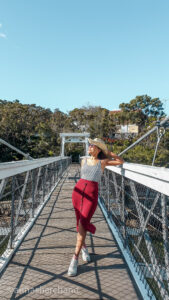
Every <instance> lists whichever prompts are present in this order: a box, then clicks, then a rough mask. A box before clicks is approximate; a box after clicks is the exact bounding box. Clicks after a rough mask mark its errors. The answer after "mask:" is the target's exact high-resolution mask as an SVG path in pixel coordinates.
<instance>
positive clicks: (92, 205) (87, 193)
mask: <svg viewBox="0 0 169 300" xmlns="http://www.w3.org/2000/svg"><path fill="white" fill-rule="evenodd" d="M72 203H73V207H74V209H75V214H76V229H77V232H78V225H79V220H80V222H81V224H82V226H83V227H84V229H85V230H86V231H89V232H91V233H95V231H96V227H95V226H94V225H93V224H91V223H90V220H91V218H92V216H93V214H94V212H95V210H96V207H97V203H98V183H97V182H96V181H89V180H86V179H80V180H79V181H78V182H77V183H76V185H75V187H74V189H73V193H72Z"/></svg>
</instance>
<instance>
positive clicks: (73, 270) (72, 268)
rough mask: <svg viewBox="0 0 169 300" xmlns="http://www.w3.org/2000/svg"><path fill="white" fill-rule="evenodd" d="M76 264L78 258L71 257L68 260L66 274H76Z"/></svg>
mask: <svg viewBox="0 0 169 300" xmlns="http://www.w3.org/2000/svg"><path fill="white" fill-rule="evenodd" d="M77 265H78V259H75V258H74V257H73V258H72V260H71V262H70V266H69V269H68V272H67V274H68V276H76V275H77Z"/></svg>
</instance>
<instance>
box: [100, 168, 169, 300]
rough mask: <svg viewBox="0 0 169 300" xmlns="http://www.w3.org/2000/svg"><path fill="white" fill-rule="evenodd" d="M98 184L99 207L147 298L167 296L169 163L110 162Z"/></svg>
mask: <svg viewBox="0 0 169 300" xmlns="http://www.w3.org/2000/svg"><path fill="white" fill-rule="evenodd" d="M99 186H100V188H99V204H100V207H101V208H102V211H103V213H104V215H105V217H106V219H107V221H108V224H109V225H110V227H111V229H112V231H113V234H114V236H115V237H116V240H117V242H118V245H119V247H120V248H121V250H122V252H123V254H124V257H125V259H126V262H127V263H128V266H129V268H130V270H131V272H132V273H133V278H135V280H136V283H137V285H138V288H139V289H140V292H141V293H142V296H143V299H146V300H147V299H165V300H167V299H169V271H168V268H169V169H167V168H161V167H154V166H147V165H139V164H133V163H124V164H123V166H118V167H115V166H110V167H106V169H105V171H104V174H103V176H102V178H101V182H100V185H99ZM143 290H144V291H143Z"/></svg>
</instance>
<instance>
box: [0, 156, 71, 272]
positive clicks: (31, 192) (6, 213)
mask: <svg viewBox="0 0 169 300" xmlns="http://www.w3.org/2000/svg"><path fill="white" fill-rule="evenodd" d="M70 163H71V158H70V157H60V156H57V157H49V158H40V159H34V160H23V161H17V162H16V161H12V162H5V163H1V164H0V255H1V254H2V253H3V251H4V249H5V248H6V247H7V248H6V251H7V253H11V252H9V251H12V248H15V249H16V247H18V245H19V243H21V241H22V239H23V237H24V235H25V234H26V232H27V231H28V230H29V228H31V226H32V225H33V223H34V221H35V219H36V218H37V216H38V214H39V213H40V211H41V210H42V208H43V207H44V205H45V204H46V202H47V201H48V199H49V197H50V195H51V193H52V192H53V190H54V189H55V187H56V186H57V184H58V182H59V181H60V179H61V178H62V175H63V173H64V172H65V171H66V169H67V167H68V166H69V164H70ZM8 250H9V251H8ZM6 251H5V252H4V257H2V258H0V272H1V271H2V269H3V268H4V266H5V265H4V263H6V261H7V260H8V259H7V258H6V254H5V253H6ZM10 255H11V254H10ZM7 256H8V254H7Z"/></svg>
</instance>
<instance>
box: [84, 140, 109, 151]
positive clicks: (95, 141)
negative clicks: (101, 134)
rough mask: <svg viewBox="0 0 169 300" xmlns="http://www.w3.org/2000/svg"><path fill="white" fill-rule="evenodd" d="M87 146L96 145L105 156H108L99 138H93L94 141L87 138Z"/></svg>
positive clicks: (104, 145)
mask: <svg viewBox="0 0 169 300" xmlns="http://www.w3.org/2000/svg"><path fill="white" fill-rule="evenodd" d="M88 141H89V144H92V145H96V146H97V147H98V148H99V149H101V150H102V151H103V152H104V153H105V154H106V155H107V154H108V149H107V146H106V144H105V143H104V142H103V141H102V140H101V139H99V138H95V139H94V140H92V139H90V138H88Z"/></svg>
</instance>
